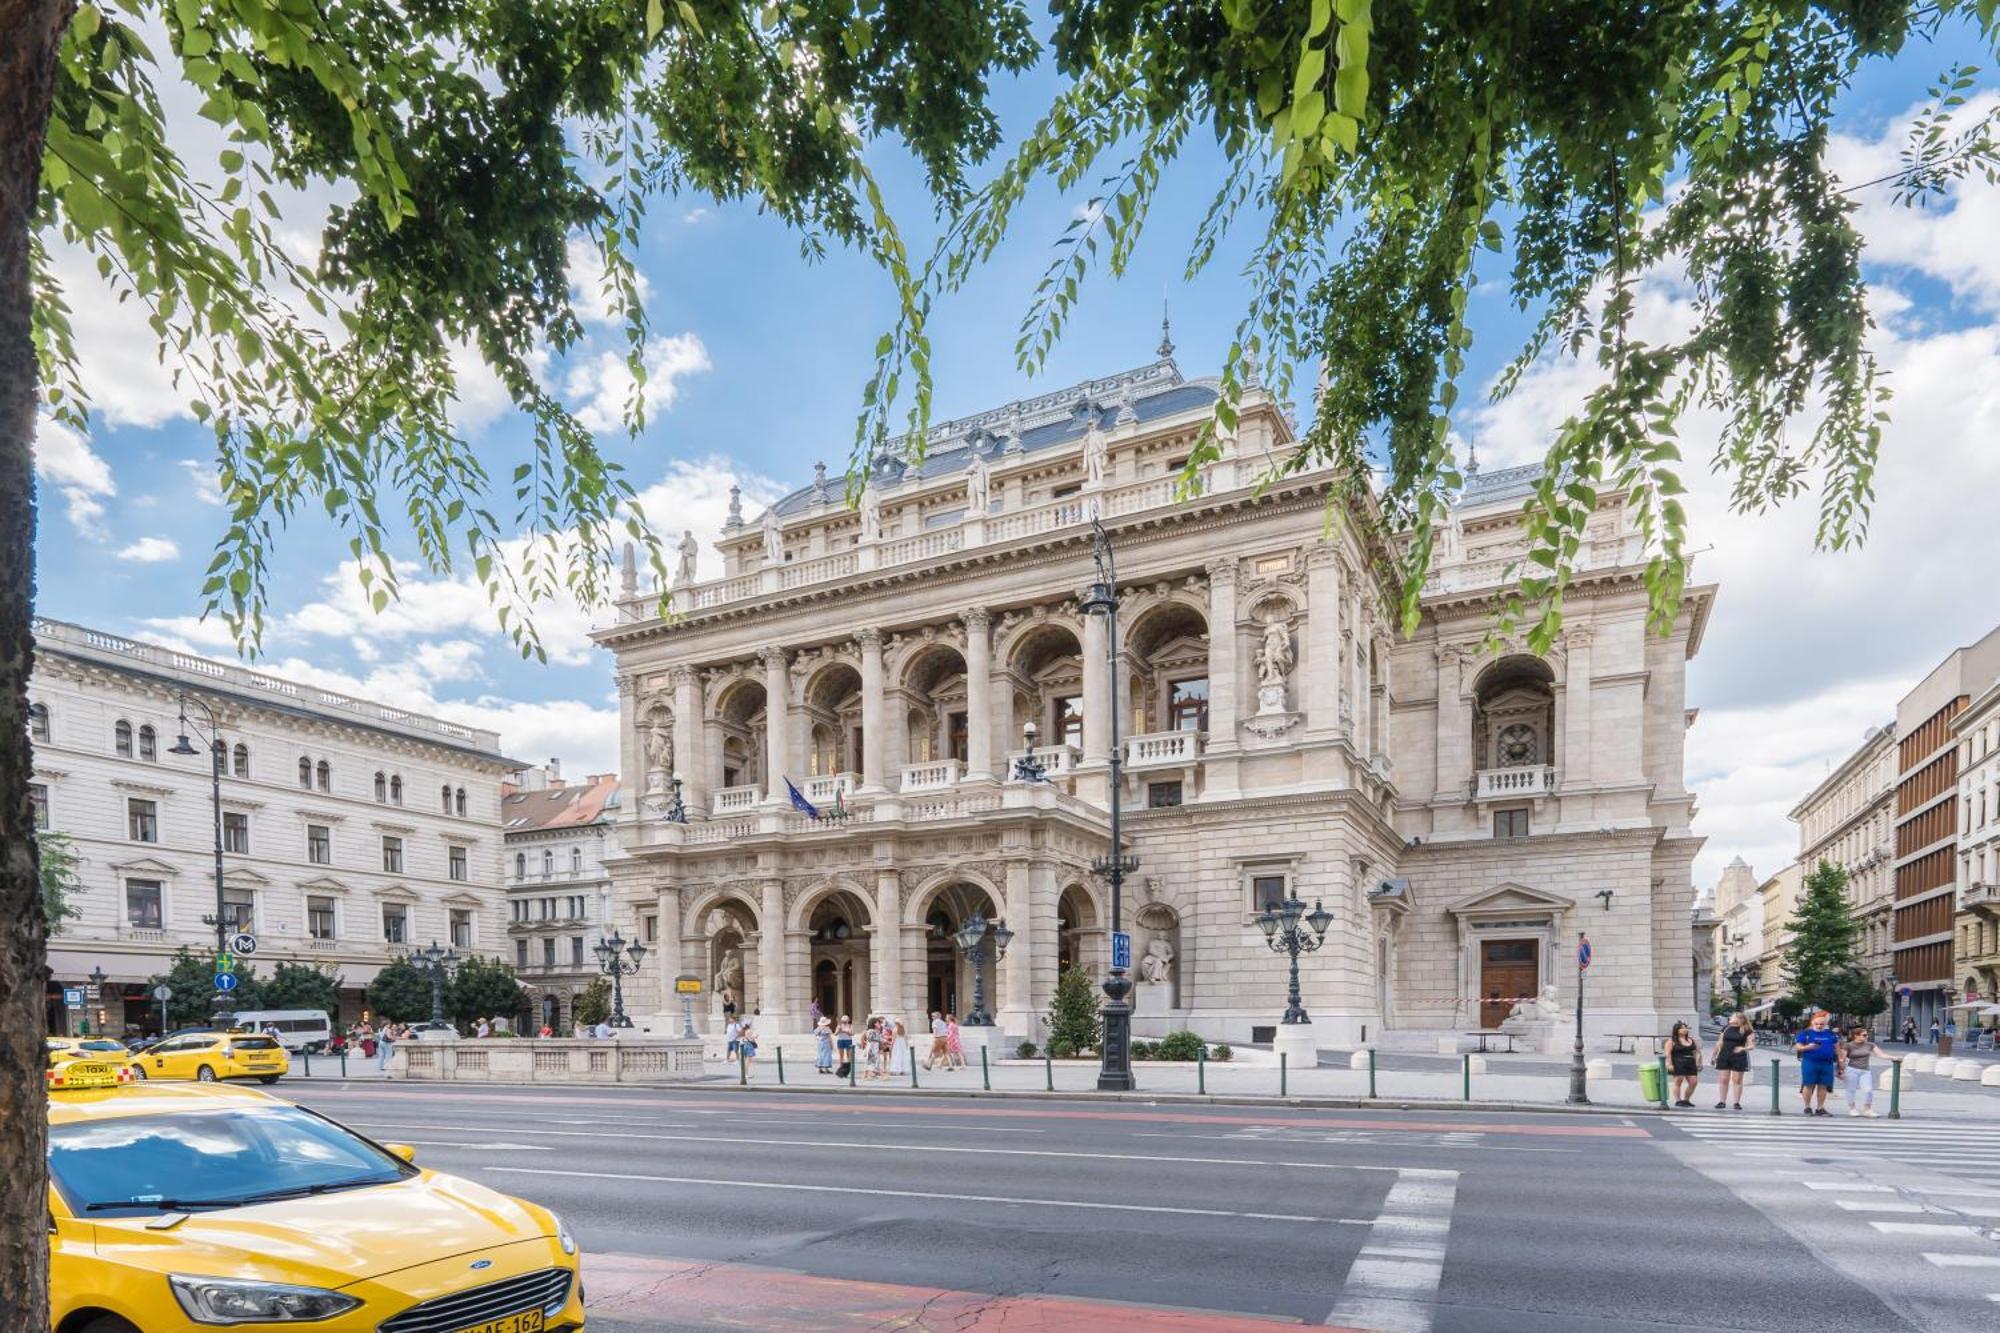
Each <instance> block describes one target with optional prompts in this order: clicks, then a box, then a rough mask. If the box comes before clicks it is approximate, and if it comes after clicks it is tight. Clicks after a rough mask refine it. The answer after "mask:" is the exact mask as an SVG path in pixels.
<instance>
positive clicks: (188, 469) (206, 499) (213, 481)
mask: <svg viewBox="0 0 2000 1333" xmlns="http://www.w3.org/2000/svg"><path fill="white" fill-rule="evenodd" d="M174 466H175V467H178V468H179V469H180V470H181V471H183V472H185V473H187V478H188V485H189V486H190V487H191V488H192V489H193V491H194V498H195V499H197V500H199V501H201V502H202V503H203V504H205V505H220V504H221V503H222V502H223V498H222V479H221V477H220V476H218V475H217V473H216V470H215V464H214V463H212V462H205V461H203V460H202V459H199V458H178V459H175V460H174Z"/></svg>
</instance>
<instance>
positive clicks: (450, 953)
mask: <svg viewBox="0 0 2000 1333" xmlns="http://www.w3.org/2000/svg"><path fill="white" fill-rule="evenodd" d="M410 966H411V967H414V968H416V969H417V971H419V972H421V973H423V974H424V977H425V979H426V980H428V981H429V982H430V983H431V1022H433V1023H443V1022H444V983H445V981H446V980H447V979H448V978H449V977H450V976H451V973H452V969H453V968H455V967H457V966H458V950H456V949H440V948H438V942H437V941H436V940H432V941H431V947H430V948H428V949H412V950H410Z"/></svg>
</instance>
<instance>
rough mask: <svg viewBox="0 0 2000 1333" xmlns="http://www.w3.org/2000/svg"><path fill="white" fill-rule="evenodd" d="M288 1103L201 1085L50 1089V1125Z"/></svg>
mask: <svg viewBox="0 0 2000 1333" xmlns="http://www.w3.org/2000/svg"><path fill="white" fill-rule="evenodd" d="M289 1104H290V1103H288V1102H285V1101H283V1100H281V1099H279V1098H277V1097H273V1096H271V1094H269V1093H267V1092H258V1091H255V1090H254V1089H251V1088H231V1087H221V1086H217V1085H214V1084H201V1083H121V1084H118V1085H117V1086H115V1087H108V1088H79V1089H77V1090H76V1091H74V1092H69V1091H65V1090H63V1089H61V1088H51V1089H50V1090H49V1123H50V1124H52V1125H68V1124H77V1123H80V1122H84V1121H96V1120H112V1119H117V1118H119V1117H121V1116H134V1115H173V1114H175V1113H176V1112H182V1111H222V1110H237V1111H247V1110H259V1109H263V1108H266V1107H271V1106H286V1105H289Z"/></svg>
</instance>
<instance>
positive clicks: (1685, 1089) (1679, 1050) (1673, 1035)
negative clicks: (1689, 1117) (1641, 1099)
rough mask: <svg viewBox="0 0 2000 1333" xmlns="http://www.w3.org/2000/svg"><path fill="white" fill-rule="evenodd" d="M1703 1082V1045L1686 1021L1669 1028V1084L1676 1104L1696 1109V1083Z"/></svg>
mask: <svg viewBox="0 0 2000 1333" xmlns="http://www.w3.org/2000/svg"><path fill="white" fill-rule="evenodd" d="M1700 1082H1701V1045H1700V1043H1699V1042H1697V1041H1695V1039H1694V1033H1692V1032H1690V1031H1688V1025H1687V1024H1685V1023H1676V1024H1674V1025H1673V1027H1671V1028H1669V1029H1668V1030H1667V1086H1668V1089H1669V1090H1670V1092H1671V1093H1672V1095H1673V1100H1674V1105H1675V1106H1685V1107H1687V1108H1688V1109H1689V1110H1693V1109H1694V1090H1695V1085H1696V1084H1698V1083H1700Z"/></svg>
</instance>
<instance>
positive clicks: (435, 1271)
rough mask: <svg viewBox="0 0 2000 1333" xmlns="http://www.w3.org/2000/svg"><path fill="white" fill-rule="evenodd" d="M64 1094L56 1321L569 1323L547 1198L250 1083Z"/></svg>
mask: <svg viewBox="0 0 2000 1333" xmlns="http://www.w3.org/2000/svg"><path fill="white" fill-rule="evenodd" d="M108 1077H109V1078H110V1079H112V1080H114V1081H110V1082H107V1083H105V1084H104V1085H102V1086H98V1087H94V1088H79V1087H75V1086H72V1087H69V1088H64V1089H51V1091H50V1095H49V1216H50V1223H51V1229H50V1236H49V1279H50V1282H49V1286H50V1305H51V1311H50V1325H49V1327H50V1329H51V1330H52V1333H193V1331H195V1330H200V1329H204V1328H209V1327H218V1326H229V1327H233V1328H235V1329H237V1330H239V1333H260V1331H261V1333H279V1331H280V1330H286V1329H294V1328H309V1329H311V1330H315V1333H572V1331H573V1330H580V1329H582V1328H583V1326H584V1314H583V1284H582V1277H581V1274H580V1271H579V1263H580V1260H579V1258H578V1255H577V1247H576V1242H575V1241H574V1240H573V1239H571V1237H570V1234H569V1231H568V1229H567V1228H565V1227H564V1226H563V1224H562V1222H561V1220H560V1219H558V1218H557V1217H556V1216H555V1215H554V1214H553V1213H551V1212H549V1211H548V1210H547V1209H546V1208H541V1207H538V1206H537V1205H535V1204H532V1203H528V1202H526V1201H524V1200H521V1199H515V1198H511V1197H509V1196H507V1195H505V1194H501V1193H498V1192H496V1191H494V1190H490V1189H487V1188H486V1187H485V1186H483V1185H478V1184H475V1183H473V1182H472V1181H469V1180H461V1179H458V1178H456V1177H454V1176H446V1175H439V1174H438V1173H436V1172H433V1171H427V1170H423V1169H421V1168H419V1167H417V1166H416V1165H414V1158H415V1152H414V1150H413V1149H411V1148H409V1147H407V1146H404V1145H398V1144H378V1143H375V1142H373V1141H372V1140H369V1139H365V1138H362V1137H361V1136H360V1135H358V1134H355V1133H353V1132H352V1131H351V1130H348V1129H346V1128H343V1127H342V1126H340V1125H337V1124H335V1123H334V1122H333V1121H331V1120H328V1119H326V1118H325V1117H323V1116H320V1115H317V1114H315V1113H314V1112H312V1111H309V1110H306V1109H305V1108H303V1107H299V1106H293V1105H291V1104H289V1103H287V1102H283V1101H280V1100H278V1099H277V1098H275V1097H272V1096H271V1095H270V1094H268V1093H264V1092H259V1091H255V1090H253V1089H249V1088H225V1087H200V1086H193V1087H190V1086H186V1085H180V1086H162V1085H159V1084H151V1085H149V1084H144V1083H127V1084H122V1085H121V1084H118V1083H116V1082H115V1077H116V1071H111V1073H110V1075H108Z"/></svg>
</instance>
